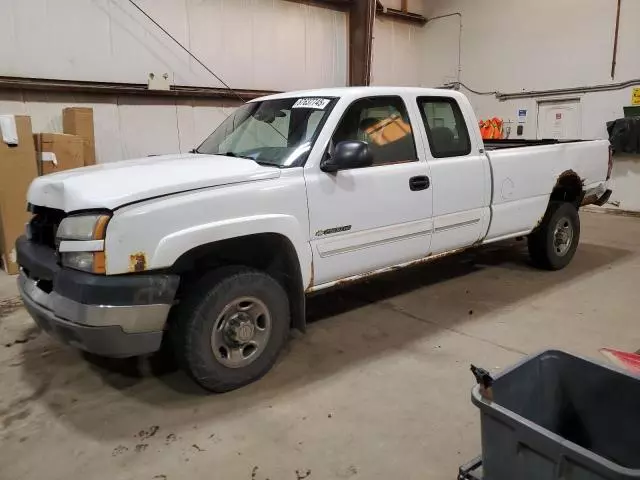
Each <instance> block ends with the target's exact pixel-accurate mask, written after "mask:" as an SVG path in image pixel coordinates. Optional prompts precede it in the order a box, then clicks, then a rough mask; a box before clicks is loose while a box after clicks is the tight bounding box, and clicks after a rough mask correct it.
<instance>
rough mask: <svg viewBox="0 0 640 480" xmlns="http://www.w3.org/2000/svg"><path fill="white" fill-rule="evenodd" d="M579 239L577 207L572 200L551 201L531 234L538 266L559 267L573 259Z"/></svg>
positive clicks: (549, 268) (530, 243) (564, 265)
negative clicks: (569, 201)
mask: <svg viewBox="0 0 640 480" xmlns="http://www.w3.org/2000/svg"><path fill="white" fill-rule="evenodd" d="M579 242H580V217H579V216H578V209H577V208H576V207H575V206H574V205H573V204H571V203H567V202H552V203H550V204H549V207H548V208H547V211H546V213H545V215H544V217H543V219H542V222H541V223H540V225H539V226H538V227H537V228H536V229H535V230H534V231H533V232H532V233H531V234H530V235H529V238H528V247H529V256H530V257H531V261H532V262H533V264H534V265H535V266H536V267H538V268H543V269H545V270H560V269H562V268H564V267H566V266H567V265H568V264H569V262H571V259H572V258H573V255H574V254H575V253H576V249H577V248H578V243H579Z"/></svg>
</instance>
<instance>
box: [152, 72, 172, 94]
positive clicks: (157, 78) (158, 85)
mask: <svg viewBox="0 0 640 480" xmlns="http://www.w3.org/2000/svg"><path fill="white" fill-rule="evenodd" d="M147 88H148V89H149V90H171V84H170V83H169V74H168V73H163V74H162V75H157V74H155V73H153V72H151V73H149V79H148V81H147Z"/></svg>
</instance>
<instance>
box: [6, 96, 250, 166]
mask: <svg viewBox="0 0 640 480" xmlns="http://www.w3.org/2000/svg"><path fill="white" fill-rule="evenodd" d="M237 104H238V102H220V101H211V100H201V99H193V100H190V99H165V98H153V99H151V98H146V97H117V96H112V95H70V94H60V93H44V92H28V93H22V92H19V91H11V90H9V91H0V112H2V113H3V114H14V115H30V116H31V122H32V126H33V131H34V133H37V132H54V133H56V132H58V133H61V132H62V109H63V108H65V107H73V106H80V107H91V108H93V116H94V125H95V137H96V157H97V161H98V163H107V162H114V161H118V160H125V159H127V158H134V157H144V156H147V155H157V154H163V153H176V152H188V151H189V150H191V149H192V148H194V147H197V146H198V145H199V144H200V143H201V142H202V140H203V139H204V138H206V137H207V136H208V135H209V134H210V133H211V132H212V131H213V130H214V129H215V128H216V127H217V126H218V125H219V124H220V123H221V122H222V121H223V120H224V119H225V118H226V117H227V116H228V115H229V113H231V112H232V111H233V109H234V108H235V106H236V105H237Z"/></svg>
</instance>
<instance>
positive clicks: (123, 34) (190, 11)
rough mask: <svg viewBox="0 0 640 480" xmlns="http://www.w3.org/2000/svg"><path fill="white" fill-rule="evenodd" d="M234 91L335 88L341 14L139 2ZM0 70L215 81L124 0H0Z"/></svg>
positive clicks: (220, 1) (213, 2) (341, 66)
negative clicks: (244, 89) (241, 89)
mask: <svg viewBox="0 0 640 480" xmlns="http://www.w3.org/2000/svg"><path fill="white" fill-rule="evenodd" d="M137 2H138V3H139V5H140V6H141V7H142V8H143V9H145V10H146V11H147V12H148V13H149V14H150V15H151V16H152V17H154V18H155V19H156V20H157V21H158V22H159V23H160V24H161V25H163V26H164V27H165V28H166V29H167V30H168V31H169V32H170V33H171V34H172V35H174V36H175V37H176V38H177V39H178V40H179V41H180V42H182V43H183V44H184V45H185V46H186V47H187V48H190V49H191V50H192V51H193V52H194V53H195V54H196V55H197V56H199V57H200V58H201V59H202V60H203V61H204V63H205V64H206V65H208V66H209V67H210V68H211V69H212V70H213V71H214V72H216V73H217V74H218V75H220V76H221V77H222V78H223V79H224V80H225V81H226V82H227V83H228V84H229V85H231V86H233V87H235V88H247V89H274V90H285V89H294V88H309V87H314V86H343V85H345V84H346V79H347V62H346V52H347V15H346V14H345V13H343V12H336V11H333V10H329V9H325V8H320V7H312V6H308V5H300V4H295V3H292V2H286V1H283V0H137ZM0 44H2V45H3V46H4V47H3V48H1V49H0V65H2V67H3V68H2V74H3V75H10V76H21V77H38V78H58V79H71V80H93V81H111V82H131V83H145V82H146V80H147V76H148V74H149V73H150V72H153V73H155V74H159V75H160V74H163V73H165V72H166V73H168V74H169V76H170V78H171V79H172V80H173V82H174V83H176V84H179V85H197V86H221V84H220V83H219V82H218V81H217V80H216V79H215V78H214V77H212V76H211V75H210V74H209V73H207V72H206V71H205V70H204V69H203V68H202V67H201V66H200V65H198V64H197V63H196V62H195V61H193V60H192V59H191V58H190V57H189V56H188V55H187V54H186V53H185V52H184V51H182V50H181V49H180V48H179V47H178V46H177V45H175V44H174V43H172V41H171V40H170V39H169V38H168V37H167V36H166V35H164V34H163V33H162V32H161V31H160V30H159V29H158V28H157V27H156V26H154V25H153V24H152V23H151V22H150V21H149V20H148V19H147V18H145V17H144V16H143V15H142V14H141V13H140V12H139V11H137V10H136V9H135V8H134V7H133V6H132V5H131V4H130V3H129V2H128V1H127V0H91V1H89V0H64V1H61V0H29V1H24V0H2V14H0Z"/></svg>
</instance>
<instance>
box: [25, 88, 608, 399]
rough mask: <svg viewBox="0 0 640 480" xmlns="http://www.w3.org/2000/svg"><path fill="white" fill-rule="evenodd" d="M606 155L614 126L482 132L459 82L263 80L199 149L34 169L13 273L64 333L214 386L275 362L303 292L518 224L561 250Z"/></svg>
mask: <svg viewBox="0 0 640 480" xmlns="http://www.w3.org/2000/svg"><path fill="white" fill-rule="evenodd" d="M611 167H612V163H611V156H610V153H609V143H608V142H607V141H570V142H559V141H555V140H548V141H547V140H541V141H517V140H516V141H509V140H503V141H492V142H491V143H483V141H482V138H481V136H480V131H479V129H478V122H477V120H476V118H475V116H474V113H473V110H472V107H471V105H470V103H469V101H468V100H467V98H466V97H465V96H464V95H462V94H461V93H458V92H455V91H449V90H436V89H423V88H391V87H389V88H387V87H385V88H383V87H362V88H339V89H322V90H311V91H303V92H291V93H283V94H278V95H272V96H268V97H264V98H259V99H257V100H254V101H251V102H249V103H247V104H245V105H243V106H242V107H240V108H238V109H237V110H235V112H234V113H233V114H232V115H231V116H229V117H228V118H227V119H226V120H225V121H224V122H223V123H222V124H221V125H220V126H219V127H218V128H217V129H216V130H215V132H214V133H213V134H212V135H211V136H210V137H209V138H207V139H206V140H205V141H204V143H203V144H202V145H200V147H198V148H197V149H195V150H194V151H193V153H190V154H178V155H163V156H153V157H148V158H142V159H137V160H130V161H124V162H117V163H111V164H104V165H98V166H93V167H86V168H82V169H78V170H73V171H68V172H62V173H57V174H53V175H47V176H43V177H40V178H38V179H36V180H35V181H34V182H33V183H32V185H31V187H30V189H29V193H28V203H29V209H30V211H31V212H32V213H33V219H32V220H31V222H30V223H29V225H28V227H27V232H26V235H25V236H23V237H21V238H20V239H19V240H18V242H17V254H18V262H19V264H20V266H21V273H20V276H19V280H18V282H19V287H20V290H21V294H22V298H23V300H24V303H25V305H26V307H27V309H28V310H29V312H30V314H31V315H32V316H33V318H34V319H35V321H36V322H37V323H38V325H40V326H41V327H42V328H43V329H44V330H45V331H47V332H49V333H50V334H52V335H53V336H55V337H57V338H58V339H60V340H61V341H63V342H65V343H68V344H71V345H74V346H76V347H78V348H80V349H83V350H86V351H90V352H94V353H96V354H99V355H104V356H120V357H125V356H134V355H140V354H146V353H150V352H153V351H156V350H158V349H160V347H161V344H162V345H170V346H171V348H172V350H173V352H174V354H175V356H176V358H177V359H178V360H179V363H180V364H181V365H182V366H183V368H184V369H185V370H186V371H187V372H188V373H189V374H190V375H191V376H192V377H193V379H194V380H195V381H197V382H198V383H199V384H200V385H202V386H203V387H205V388H207V389H209V390H212V391H216V392H221V391H226V390H231V389H233V388H237V387H239V386H242V385H245V384H247V383H249V382H251V381H254V380H256V379H258V378H259V377H261V376H262V375H264V374H265V373H266V372H267V371H268V370H269V369H270V368H271V366H272V365H273V364H274V362H275V360H276V357H277V356H278V353H279V352H280V350H281V349H282V347H283V345H284V344H285V341H286V340H287V337H288V332H289V329H290V328H296V329H299V330H304V328H305V297H306V295H307V294H310V293H312V292H318V291H320V290H324V289H326V288H329V287H335V286H339V285H342V284H344V283H346V282H350V281H353V280H358V279H359V278H363V277H368V276H370V275H372V274H376V273H381V272H385V271H388V270H391V269H395V268H398V267H402V266H408V265H412V264H415V263H418V262H423V261H427V260H430V259H435V258H438V257H440V256H442V255H445V254H451V253H455V252H457V251H460V250H462V249H466V248H468V247H473V246H477V245H482V244H486V243H490V242H496V241H498V240H503V239H507V238H511V237H518V236H528V244H529V251H530V254H531V259H532V262H533V263H534V264H535V265H537V266H540V267H542V268H546V269H550V270H555V269H560V268H562V267H564V266H565V265H567V264H568V263H569V261H570V260H571V258H572V257H573V254H574V252H575V250H576V248H577V246H578V240H579V236H580V222H579V218H578V208H579V207H580V206H581V205H585V204H588V203H602V202H604V201H606V199H607V198H608V196H609V195H610V193H611V192H610V191H609V190H608V189H607V180H608V178H609V175H610V172H611Z"/></svg>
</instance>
